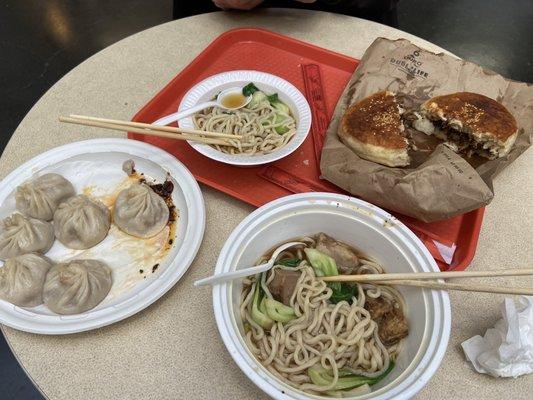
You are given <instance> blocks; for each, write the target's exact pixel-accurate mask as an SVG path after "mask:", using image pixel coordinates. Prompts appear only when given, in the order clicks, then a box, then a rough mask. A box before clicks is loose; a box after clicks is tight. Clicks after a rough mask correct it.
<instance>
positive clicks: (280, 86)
mask: <svg viewBox="0 0 533 400" xmlns="http://www.w3.org/2000/svg"><path fill="white" fill-rule="evenodd" d="M250 82H253V83H254V84H255V85H256V86H257V87H258V88H259V89H260V90H262V91H264V92H265V93H266V94H272V93H277V94H278V96H279V98H280V100H281V101H283V102H284V103H285V104H287V105H288V106H289V108H290V109H291V111H292V114H293V116H294V118H295V120H296V134H295V135H294V136H293V137H292V138H291V140H290V141H289V142H288V143H287V144H286V145H285V146H283V147H282V148H280V149H277V150H274V151H273V152H272V153H269V154H262V155H254V156H249V155H244V154H238V155H230V154H225V153H222V152H220V151H218V150H216V149H215V148H213V147H211V146H209V145H206V144H201V143H197V142H191V141H189V144H190V145H191V146H192V147H193V148H194V149H195V150H196V151H198V152H199V153H201V154H203V155H204V156H206V157H209V158H211V159H213V160H216V161H220V162H223V163H226V164H231V165H238V166H243V167H252V166H256V165H261V164H267V163H270V162H273V161H276V160H279V159H281V158H283V157H286V156H288V155H289V154H291V153H292V152H293V151H295V150H296V149H297V148H298V147H299V146H300V145H301V144H302V143H303V142H304V140H305V138H306V137H307V135H308V134H309V130H310V128H311V109H310V108H309V103H307V100H306V99H305V97H304V95H303V94H302V93H301V92H300V91H299V90H298V89H296V87H295V86H294V85H292V84H291V83H289V82H287V81H286V80H285V79H281V78H279V77H277V76H275V75H271V74H267V73H265V72H259V71H246V70H243V71H229V72H223V73H221V74H217V75H213V76H210V77H209V78H207V79H204V80H203V81H201V82H200V83H198V84H196V85H195V86H193V87H192V88H191V89H190V90H189V91H188V92H187V93H186V94H185V96H183V99H182V100H181V103H180V105H179V109H178V111H182V110H186V109H188V108H191V107H193V106H195V105H196V104H199V103H202V102H204V101H209V100H212V99H213V97H215V96H216V95H217V94H218V93H219V92H220V91H221V90H224V89H227V88H230V87H234V86H245V85H247V84H248V83H250ZM179 126H180V127H181V128H189V129H195V126H194V123H193V120H192V117H187V118H183V119H181V120H180V121H179Z"/></svg>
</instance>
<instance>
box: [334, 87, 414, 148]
mask: <svg viewBox="0 0 533 400" xmlns="http://www.w3.org/2000/svg"><path fill="white" fill-rule="evenodd" d="M403 130H404V128H403V123H402V119H401V115H400V112H399V110H398V104H397V103H396V98H395V96H394V94H393V93H391V92H378V93H374V94H373V95H371V96H368V97H366V98H364V99H363V100H361V101H359V102H357V103H354V104H352V105H351V106H350V107H348V109H347V110H346V112H345V113H344V115H343V117H342V120H341V126H340V130H339V136H341V137H342V138H345V139H346V138H354V139H357V140H358V141H360V142H362V143H365V144H369V145H373V146H378V147H382V148H384V149H406V148H407V141H406V140H405V138H404V137H403V136H402V132H403Z"/></svg>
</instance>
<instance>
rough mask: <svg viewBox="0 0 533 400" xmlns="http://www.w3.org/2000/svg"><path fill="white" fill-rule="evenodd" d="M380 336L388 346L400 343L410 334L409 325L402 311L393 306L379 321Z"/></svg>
mask: <svg viewBox="0 0 533 400" xmlns="http://www.w3.org/2000/svg"><path fill="white" fill-rule="evenodd" d="M378 333H379V338H380V339H381V341H382V342H383V344H384V345H386V346H391V345H393V344H396V343H398V342H399V341H400V340H402V339H403V338H404V337H406V336H407V335H408V334H409V326H408V325H407V320H406V319H405V317H404V315H403V313H402V311H401V310H400V309H397V308H393V310H392V311H390V312H388V313H387V314H385V315H383V317H382V318H381V319H380V320H379V322H378Z"/></svg>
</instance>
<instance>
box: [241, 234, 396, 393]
mask: <svg viewBox="0 0 533 400" xmlns="http://www.w3.org/2000/svg"><path fill="white" fill-rule="evenodd" d="M297 241H304V242H305V243H306V244H307V246H308V247H311V248H314V247H316V243H315V237H305V238H300V239H297ZM268 259H269V257H263V258H262V259H261V260H259V263H264V262H266V261H267V260H268ZM283 259H291V260H296V259H297V260H300V261H299V262H298V264H297V265H296V266H295V267H288V266H284V265H280V264H276V265H275V266H274V268H273V269H272V270H271V271H269V272H268V273H266V274H262V275H261V276H260V278H259V279H260V280H259V281H258V277H252V278H251V279H248V280H245V282H244V286H243V291H242V295H241V306H240V315H241V318H242V321H243V323H244V325H245V331H246V336H245V341H246V343H247V345H248V347H249V349H250V351H251V352H252V353H253V354H254V356H255V357H256V358H257V359H258V360H259V361H260V362H261V364H262V365H263V366H265V367H266V368H267V369H268V370H269V371H270V372H271V373H273V374H274V375H276V376H277V377H278V378H280V379H281V380H283V381H284V382H286V383H288V384H289V385H291V386H293V387H295V388H298V389H300V390H303V391H306V392H310V393H315V394H326V395H329V396H334V397H339V396H342V395H343V394H344V395H348V394H351V393H352V394H353V391H355V392H357V390H358V389H354V388H351V389H352V390H353V391H350V390H346V389H350V388H346V389H345V390H341V389H339V386H340V384H339V383H340V382H341V381H340V380H339V379H340V378H341V377H345V376H347V375H348V374H352V375H353V374H355V375H358V376H361V377H367V378H369V382H371V381H372V378H378V377H380V376H382V375H384V374H386V373H388V371H390V369H391V368H392V367H393V364H391V363H392V362H393V361H394V360H395V359H396V356H397V355H398V353H399V352H400V350H401V341H398V342H397V343H394V344H390V345H388V346H387V345H385V344H383V343H382V340H381V339H380V335H379V334H378V323H377V322H376V321H374V320H373V319H372V317H371V313H370V312H369V311H368V309H367V308H365V304H366V302H367V301H369V300H368V299H381V301H386V302H390V304H392V305H393V307H395V308H396V309H397V310H396V311H395V312H401V313H402V315H403V313H404V302H403V299H402V297H401V295H400V294H399V293H398V291H396V290H395V289H393V288H391V287H388V286H387V287H386V286H379V285H372V284H363V285H361V284H357V295H356V296H354V298H353V299H352V303H351V304H350V303H349V302H348V301H339V302H338V303H337V304H333V303H331V302H330V301H329V299H330V297H331V296H332V288H331V287H330V286H328V284H327V283H326V282H324V281H322V280H320V279H317V278H316V273H315V270H314V268H313V267H312V266H311V265H310V263H309V261H308V260H307V259H306V255H305V254H304V250H303V248H302V247H300V248H293V249H290V250H289V251H285V252H284V253H283V254H281V255H280V257H279V258H278V260H283ZM259 263H258V264H259ZM276 270H291V271H299V272H300V277H299V278H298V281H297V283H296V286H295V289H294V292H293V293H292V296H291V297H290V302H289V306H290V307H291V308H292V309H293V310H294V314H295V317H294V319H292V320H290V321H289V322H285V323H282V322H279V321H278V322H274V323H273V325H272V327H271V328H270V329H265V328H263V327H262V326H261V325H260V324H258V323H257V322H256V321H255V320H254V318H253V315H252V302H253V298H254V293H255V290H256V286H257V285H260V287H261V289H262V290H263V291H264V294H265V296H266V298H272V294H271V292H270V290H269V284H271V282H272V280H273V278H274V275H275V271H276ZM353 273H355V274H367V273H372V274H380V273H384V271H383V268H382V267H381V266H380V265H378V264H377V263H375V262H373V261H371V260H369V259H366V258H361V257H360V258H359V265H358V266H357V268H356V269H355V270H354V271H353ZM320 368H321V369H320ZM310 370H311V372H313V371H314V370H317V371H325V372H326V373H327V374H328V376H330V377H331V379H330V380H329V381H327V382H325V383H324V382H320V383H321V384H317V382H316V381H313V379H312V378H311V376H310V375H311V373H310ZM314 372H316V371H314ZM343 379H344V378H343ZM378 379H381V378H378ZM370 384H372V383H370ZM367 388H368V386H367Z"/></svg>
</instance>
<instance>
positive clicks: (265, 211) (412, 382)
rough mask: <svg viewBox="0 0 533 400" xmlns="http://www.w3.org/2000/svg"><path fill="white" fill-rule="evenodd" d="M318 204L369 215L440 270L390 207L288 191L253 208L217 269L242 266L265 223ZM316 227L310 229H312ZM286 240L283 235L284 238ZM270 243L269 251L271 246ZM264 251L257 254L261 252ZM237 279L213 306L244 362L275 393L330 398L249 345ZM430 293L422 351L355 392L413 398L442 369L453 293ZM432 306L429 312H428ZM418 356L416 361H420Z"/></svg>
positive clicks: (425, 264) (421, 266)
mask: <svg viewBox="0 0 533 400" xmlns="http://www.w3.org/2000/svg"><path fill="white" fill-rule="evenodd" d="M312 209H317V210H318V209H321V210H327V212H335V213H343V214H345V215H346V216H349V217H350V218H352V217H353V218H361V221H362V220H363V219H366V222H368V221H370V222H371V223H372V224H373V228H374V229H375V228H376V227H381V228H379V229H382V232H387V234H392V235H394V236H395V238H396V239H397V240H399V241H401V243H402V245H404V246H405V248H406V249H407V251H409V253H410V254H409V256H410V257H415V259H416V261H417V264H418V266H417V270H416V271H417V272H431V271H439V269H438V266H437V264H436V263H435V260H434V259H433V258H432V256H431V254H430V253H429V251H428V250H427V249H426V247H425V246H424V245H423V243H422V242H421V241H420V240H419V239H418V238H417V237H416V236H415V235H414V233H412V232H411V231H410V230H409V229H408V228H407V227H406V226H405V225H404V224H403V223H401V222H400V221H399V220H398V219H396V218H395V217H394V216H392V215H390V214H389V213H387V212H386V211H384V210H382V209H380V208H378V207H376V206H374V205H372V204H370V203H367V202H365V201H362V200H359V199H355V198H352V197H349V196H345V195H339V194H333V193H305V194H297V195H292V196H287V197H283V198H281V199H278V200H275V201H272V202H270V203H268V204H266V205H264V206H262V207H261V208H259V209H257V210H256V211H254V212H253V213H251V214H250V215H249V216H248V217H247V218H245V219H244V220H243V221H242V222H241V223H240V224H239V225H238V226H237V227H236V228H235V229H234V231H233V232H232V233H231V235H230V236H229V237H228V239H227V241H226V243H225V245H224V247H223V248H222V250H221V252H220V255H219V258H218V261H217V265H216V268H215V273H217V274H218V273H223V272H228V271H233V270H235V269H236V262H235V261H234V260H238V259H239V258H240V256H241V255H242V254H243V253H244V251H245V248H246V243H245V242H246V241H250V240H252V239H251V238H252V237H254V235H256V236H257V235H260V233H259V234H258V233H257V232H260V231H261V230H262V228H264V227H265V226H268V225H271V224H276V223H277V222H280V221H282V220H283V218H284V217H290V216H291V215H295V214H298V213H299V212H303V213H309V212H312V211H310V210H312ZM311 233H313V232H309V234H311ZM280 241H281V239H280ZM267 250H268V249H267V248H265V249H263V251H267ZM260 255H261V253H259V254H257V256H260ZM232 286H233V283H226V284H221V285H216V286H214V287H213V292H212V293H213V309H214V313H215V318H216V322H217V326H218V330H219V333H220V335H221V337H222V340H223V342H224V344H225V345H226V348H227V349H228V351H229V353H230V355H231V356H232V358H233V359H234V361H235V362H236V363H237V365H238V366H239V368H240V369H241V370H242V371H243V372H244V373H245V374H246V375H247V376H248V378H249V379H250V380H251V381H252V382H254V383H255V384H256V385H257V386H258V387H259V388H260V389H262V390H263V391H264V392H265V393H267V394H268V395H270V396H271V397H273V398H274V399H283V400H286V399H299V400H304V399H324V398H325V397H324V396H316V395H311V394H308V393H304V392H302V391H300V390H297V389H295V388H293V387H291V386H289V385H287V384H285V383H283V382H282V381H281V380H279V379H277V378H276V377H274V376H273V375H272V374H271V373H269V372H268V371H267V370H266V369H265V368H264V367H263V366H262V365H261V364H260V363H259V362H258V361H257V360H256V359H255V357H253V355H252V353H251V352H250V351H249V350H248V348H247V346H246V344H245V342H244V340H243V338H242V335H241V334H240V332H239V330H238V326H237V321H236V318H235V311H234V306H233V296H232ZM423 291H424V296H426V298H428V299H430V300H431V304H432V305H433V306H432V308H431V309H430V310H427V309H426V321H425V328H424V341H423V343H422V344H421V346H420V348H419V350H418V352H417V355H416V357H414V360H413V361H412V362H411V365H409V366H408V367H407V368H406V371H403V372H402V373H401V374H400V376H398V377H397V378H396V379H395V380H393V381H392V382H390V383H389V384H387V385H386V386H384V387H382V388H380V389H378V390H375V391H373V392H372V393H370V394H367V395H362V396H355V397H354V398H357V399H369V398H372V399H380V400H384V399H408V398H410V397H412V396H414V395H415V394H416V393H417V392H418V391H420V390H421V389H422V388H423V387H424V386H425V385H426V384H427V382H428V381H429V380H430V378H431V377H432V376H433V374H434V373H435V372H436V370H437V369H438V367H439V365H440V363H441V361H442V359H443V357H444V353H445V350H446V347H447V345H448V340H449V336H450V329H451V308H450V300H449V296H448V294H447V293H446V292H444V291H430V290H425V289H424V290H423ZM428 311H429V312H428ZM415 362H416V364H415Z"/></svg>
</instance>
